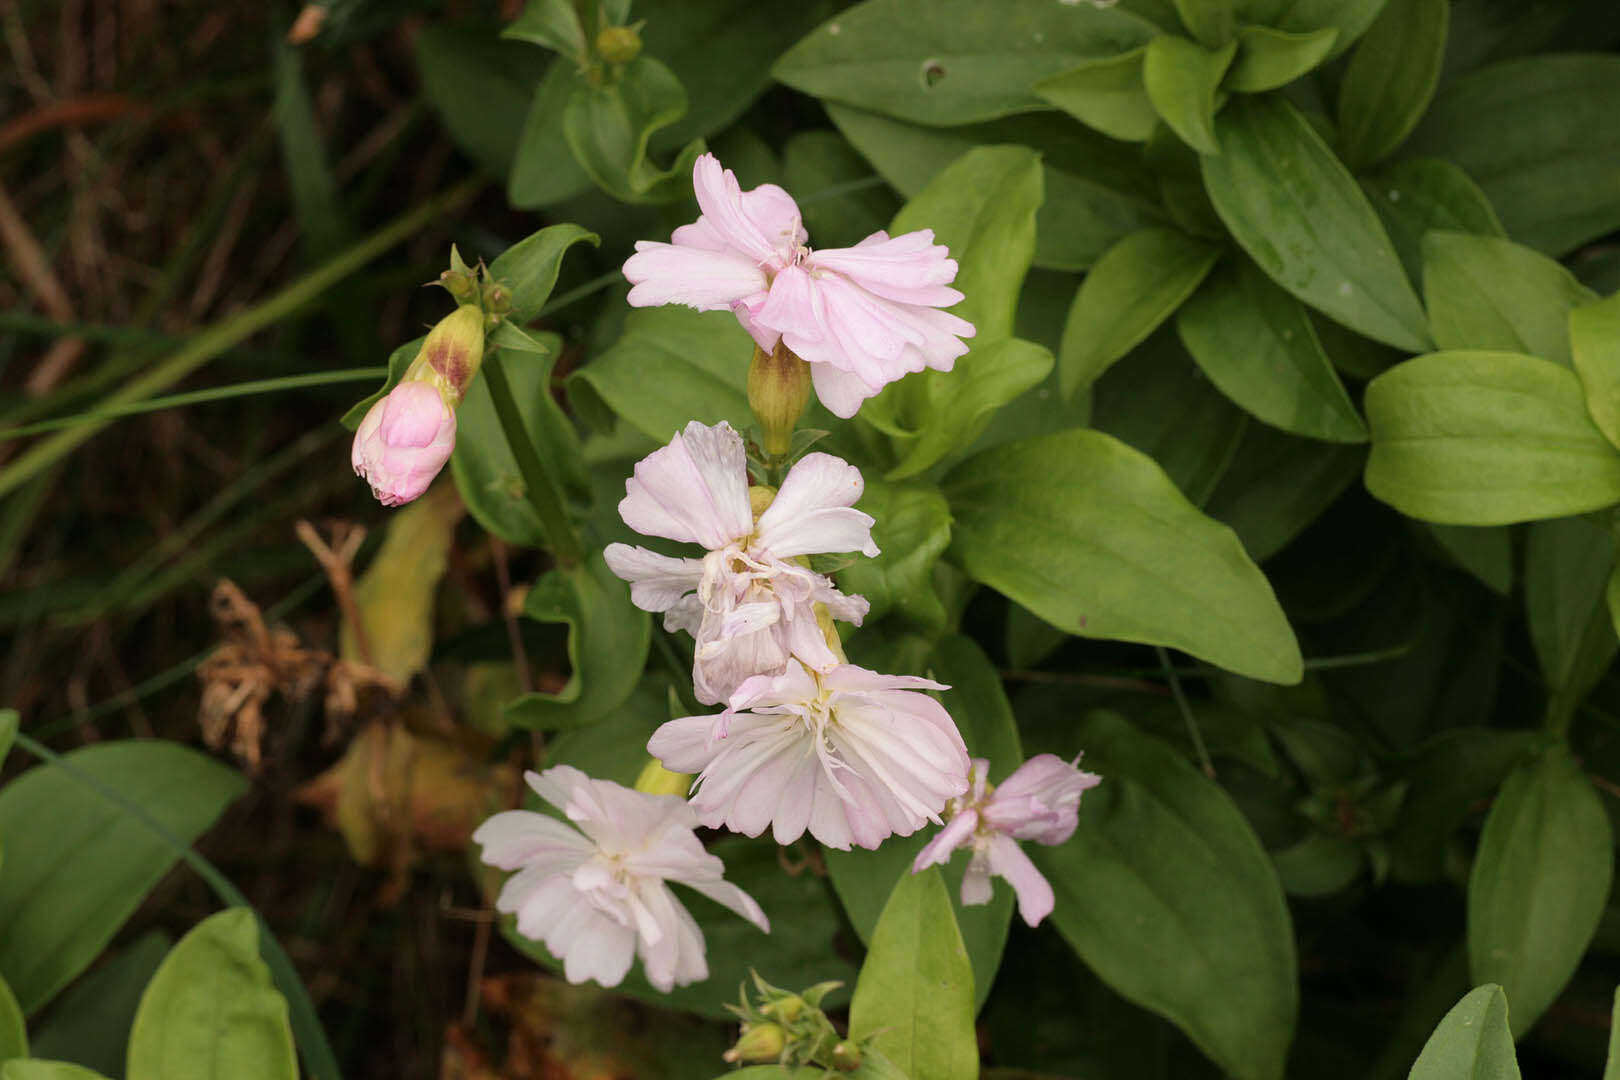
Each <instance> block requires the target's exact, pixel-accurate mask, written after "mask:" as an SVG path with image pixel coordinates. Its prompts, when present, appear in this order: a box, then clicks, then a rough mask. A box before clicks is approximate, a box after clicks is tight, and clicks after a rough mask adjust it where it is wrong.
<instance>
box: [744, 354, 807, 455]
mask: <svg viewBox="0 0 1620 1080" xmlns="http://www.w3.org/2000/svg"><path fill="white" fill-rule="evenodd" d="M809 403H810V365H809V364H807V363H805V362H804V361H803V360H800V359H799V358H798V357H797V356H795V355H794V354H793V352H792V350H790V349H789V348H788V347H787V346H786V345H783V344H782V343H781V342H780V341H778V342H777V343H776V348H774V349H772V350H771V351H770V352H768V353H767V352H766V351H765V350H764V349H761V348H760V347H759V346H758V345H756V346H754V359H753V361H752V362H751V363H749V365H748V406H749V408H751V409H753V410H754V419H756V420H758V421H759V428H760V436H761V439H760V441H761V443H762V444H763V447H764V450H765V452H766V453H767V454H772V455H775V456H777V457H780V456H782V455H784V454H786V453H787V452H788V451H789V450H791V449H793V428H794V426H795V425H796V424H798V422H799V417H800V416H802V415H804V407H805V406H806V405H808V404H809Z"/></svg>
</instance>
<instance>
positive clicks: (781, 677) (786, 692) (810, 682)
mask: <svg viewBox="0 0 1620 1080" xmlns="http://www.w3.org/2000/svg"><path fill="white" fill-rule="evenodd" d="M817 693H818V690H817V688H816V680H815V679H814V678H813V677H812V676H811V675H810V673H809V672H808V671H806V670H805V669H804V665H803V664H801V663H799V662H797V661H795V660H789V661H788V664H787V667H786V668H784V669H783V670H782V671H780V672H777V673H773V674H766V675H756V676H754V677H753V678H750V679H746V680H744V681H743V683H742V684H741V685H740V686H738V687H737V689H736V692H734V693H733V694H732V695H731V699H730V700H729V701H728V702H727V703H726V704H727V705H729V706H730V707H731V708H732V709H733V710H736V711H738V712H740V711H742V710H744V709H758V708H763V707H766V706H771V705H788V704H792V705H798V704H800V703H802V702H805V701H809V700H810V699H812V698H814V697H815V696H816V694H817Z"/></svg>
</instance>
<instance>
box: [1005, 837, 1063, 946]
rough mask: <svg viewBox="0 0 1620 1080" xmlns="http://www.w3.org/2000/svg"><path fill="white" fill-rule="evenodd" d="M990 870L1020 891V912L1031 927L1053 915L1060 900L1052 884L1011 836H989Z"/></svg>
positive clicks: (1016, 891) (1018, 892)
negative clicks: (1054, 908) (1054, 893)
mask: <svg viewBox="0 0 1620 1080" xmlns="http://www.w3.org/2000/svg"><path fill="white" fill-rule="evenodd" d="M990 872H991V873H992V874H995V875H996V876H998V877H1004V878H1006V879H1007V881H1008V883H1009V884H1011V885H1012V887H1013V892H1015V893H1017V894H1018V914H1019V915H1021V916H1023V918H1024V921H1025V922H1026V923H1028V924H1029V925H1030V926H1039V925H1040V922H1041V920H1042V919H1044V918H1046V917H1047V916H1048V915H1050V914H1052V908H1053V907H1055V906H1056V904H1057V901H1056V899H1055V898H1054V897H1053V895H1052V886H1051V884H1050V883H1049V882H1048V881H1047V880H1046V878H1044V877H1042V876H1041V872H1040V871H1039V870H1037V869H1036V868H1035V864H1034V863H1033V862H1030V859H1029V856H1028V855H1025V854H1024V850H1023V848H1020V847H1019V846H1018V843H1017V841H1015V840H1013V839H1012V838H1011V837H1008V836H1000V835H998V836H993V837H991V838H990Z"/></svg>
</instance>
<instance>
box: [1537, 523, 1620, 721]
mask: <svg viewBox="0 0 1620 1080" xmlns="http://www.w3.org/2000/svg"><path fill="white" fill-rule="evenodd" d="M1529 534H1530V539H1529V543H1528V544H1526V546H1525V555H1524V603H1525V611H1526V615H1527V616H1528V621H1529V624H1530V643H1531V644H1532V645H1533V646H1534V647H1535V650H1536V659H1537V660H1538V661H1540V663H1541V670H1542V673H1543V674H1544V675H1546V677H1547V687H1548V691H1549V694H1548V696H1549V699H1550V700H1549V702H1548V710H1549V713H1550V717H1549V723H1550V724H1551V725H1552V726H1553V727H1554V729H1555V730H1556V729H1558V728H1559V727H1561V725H1563V724H1565V723H1566V722H1567V721H1568V718H1569V714H1570V713H1571V712H1573V711H1574V708H1575V706H1576V705H1577V704H1579V702H1580V700H1581V699H1582V698H1584V697H1585V696H1586V694H1587V692H1588V691H1589V690H1591V689H1592V686H1593V684H1594V683H1596V682H1597V680H1598V679H1600V678H1602V676H1603V673H1604V671H1605V670H1606V669H1607V668H1608V666H1609V662H1610V661H1611V660H1613V659H1614V654H1615V650H1616V648H1620V642H1617V641H1616V639H1615V632H1614V626H1613V624H1612V622H1611V621H1610V619H1609V612H1608V608H1607V604H1606V603H1605V593H1606V591H1607V586H1608V582H1609V576H1610V573H1611V571H1612V570H1613V569H1614V562H1615V560H1614V538H1613V537H1612V536H1611V535H1610V533H1609V530H1608V529H1607V528H1604V527H1602V526H1599V525H1595V524H1593V523H1592V522H1590V521H1588V520H1586V519H1585V518H1578V517H1575V518H1559V519H1557V520H1554V521H1537V522H1533V523H1532V524H1531V525H1530V528H1529Z"/></svg>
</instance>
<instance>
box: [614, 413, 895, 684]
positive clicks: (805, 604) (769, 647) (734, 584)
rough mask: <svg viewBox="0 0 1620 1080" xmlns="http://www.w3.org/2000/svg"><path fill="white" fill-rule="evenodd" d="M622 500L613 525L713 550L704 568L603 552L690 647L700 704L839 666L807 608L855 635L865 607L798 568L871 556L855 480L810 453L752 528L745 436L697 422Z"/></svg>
mask: <svg viewBox="0 0 1620 1080" xmlns="http://www.w3.org/2000/svg"><path fill="white" fill-rule="evenodd" d="M624 489H625V497H624V499H623V501H621V502H620V503H619V516H620V517H622V518H624V522H625V524H626V525H629V526H630V527H631V528H632V529H634V530H636V531H637V532H639V533H642V534H644V535H647V536H662V537H664V538H666V539H669V540H679V541H681V542H683V543H689V544H701V545H702V546H703V547H705V548H707V549H708V551H709V553H708V554H707V555H706V556H705V557H703V558H702V559H677V558H671V557H670V556H668V555H659V554H658V553H656V552H652V551H648V550H647V549H646V548H643V547H631V546H629V545H628V544H609V545H608V547H607V550H606V551H604V552H603V555H604V557H605V558H606V559H607V564H608V566H609V567H610V568H611V569H612V570H613V572H614V573H615V574H617V575H619V577H621V578H624V579H625V580H626V581H628V582H630V598H631V600H633V601H634V602H635V604H636V606H637V607H639V608H641V609H642V610H643V611H662V612H665V613H666V614H665V616H664V626H665V627H666V628H668V629H670V630H686V631H687V632H689V633H690V634H691V635H692V637H693V638H694V639H695V640H696V641H697V662H696V664H695V665H694V667H693V671H692V687H693V690H694V691H695V692H696V694H697V698H698V700H699V701H701V702H703V703H704V704H706V705H714V704H717V703H719V702H721V701H724V700H725V699H726V698H727V697H729V696H730V695H731V693H732V691H734V690H735V689H736V688H737V687H738V685H740V684H741V683H742V681H743V680H744V679H746V678H748V677H749V676H751V675H759V674H775V673H776V672H779V671H781V670H782V668H783V666H784V665H785V664H786V663H787V662H788V657H790V656H797V657H799V658H800V659H801V660H803V661H804V662H805V663H806V664H808V665H809V666H811V667H813V668H825V667H831V666H832V665H834V664H836V663H838V662H839V660H838V657H836V656H834V655H833V652H832V650H831V649H830V648H829V646H828V644H827V639H826V636H825V635H824V633H823V632H822V629H821V627H820V626H819V625H818V624H817V621H816V612H815V605H817V604H822V605H825V607H826V609H827V611H828V612H829V613H830V614H831V615H832V617H833V618H835V619H842V620H843V621H845V622H852V623H855V624H856V625H857V626H858V625H860V622H861V619H862V618H864V617H865V615H866V610H867V603H866V601H865V600H863V599H862V598H861V597H859V596H845V595H844V594H843V593H841V592H839V591H838V589H837V587H836V586H835V585H834V584H833V582H832V580H831V579H830V578H827V577H824V576H822V575H821V574H818V573H816V572H815V571H813V570H810V569H809V568H808V567H805V566H803V565H801V564H800V562H799V561H798V557H799V556H802V555H815V554H825V553H829V552H845V551H861V552H863V553H865V554H867V555H876V554H877V553H878V548H877V545H876V544H874V543H872V519H871V518H870V517H868V516H867V515H866V514H863V513H861V512H860V511H859V510H856V509H853V504H854V503H855V501H856V500H857V499H859V498H860V497H861V492H862V491H863V490H864V484H863V482H862V480H861V473H860V470H859V469H857V468H855V467H854V466H853V465H849V464H848V463H846V462H844V461H841V460H840V459H838V458H835V457H832V456H830V455H828V454H806V455H805V456H804V457H803V458H801V459H800V460H799V461H798V462H797V463H795V464H794V466H793V468H791V469H789V470H788V474H787V476H786V477H785V478H784V479H783V481H782V487H781V490H779V491H778V492H777V493H776V496H775V498H774V499H773V500H772V502H771V504H770V506H769V507H767V508H766V510H765V511H764V513H762V514H760V515H759V520H758V521H756V520H755V519H754V513H753V509H752V506H751V504H750V503H749V498H748V458H747V454H746V451H745V450H744V448H743V441H742V437H741V436H740V435H738V434H737V433H736V432H735V431H733V430H732V428H731V425H730V424H726V423H721V424H719V425H717V426H715V427H708V426H706V425H704V424H700V423H698V422H697V421H695V420H694V421H693V422H692V423H690V424H687V425H686V430H685V431H683V432H681V433H679V434H677V435H676V436H675V438H674V439H672V440H671V441H670V444H669V445H668V446H666V447H664V448H663V449H661V450H655V451H653V452H652V453H651V454H649V455H647V457H646V458H644V459H643V460H642V461H640V462H639V463H638V464H637V465H636V468H635V474H634V475H633V476H632V477H631V478H630V479H629V480H628V481H626V482H625V485H624Z"/></svg>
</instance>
